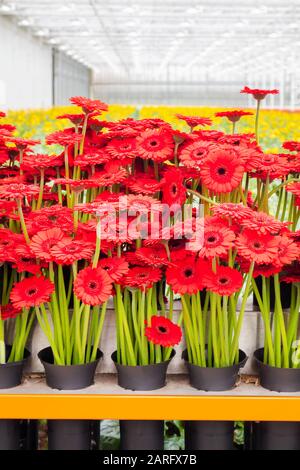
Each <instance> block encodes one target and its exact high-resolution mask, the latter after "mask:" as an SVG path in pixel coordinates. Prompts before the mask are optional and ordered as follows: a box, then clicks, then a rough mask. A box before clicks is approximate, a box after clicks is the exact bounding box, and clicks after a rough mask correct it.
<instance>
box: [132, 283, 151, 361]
mask: <svg viewBox="0 0 300 470" xmlns="http://www.w3.org/2000/svg"><path fill="white" fill-rule="evenodd" d="M131 302H132V304H131V311H132V321H133V330H134V335H135V338H136V342H137V345H138V356H137V362H138V363H139V362H140V361H142V356H143V346H142V341H141V334H140V328H139V323H138V314H137V291H136V290H134V291H133V292H132V299H131ZM152 346H153V345H152ZM150 362H151V363H154V347H152V351H151V349H150Z"/></svg>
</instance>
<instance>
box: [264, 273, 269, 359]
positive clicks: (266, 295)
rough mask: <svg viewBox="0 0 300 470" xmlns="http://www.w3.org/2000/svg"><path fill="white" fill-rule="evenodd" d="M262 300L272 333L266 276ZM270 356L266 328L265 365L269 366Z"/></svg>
mask: <svg viewBox="0 0 300 470" xmlns="http://www.w3.org/2000/svg"><path fill="white" fill-rule="evenodd" d="M262 299H263V305H264V307H265V319H266V321H267V322H268V324H269V325H270V331H271V324H270V305H271V300H270V279H266V278H265V276H262ZM268 355H269V343H268V332H267V330H266V328H265V341H264V363H265V364H267V363H268V362H267V361H268Z"/></svg>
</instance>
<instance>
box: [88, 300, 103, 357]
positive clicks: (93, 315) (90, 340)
mask: <svg viewBox="0 0 300 470" xmlns="http://www.w3.org/2000/svg"><path fill="white" fill-rule="evenodd" d="M99 312H100V309H99V306H98V305H97V306H94V307H93V308H92V313H91V321H90V328H89V331H88V338H87V346H86V362H90V359H91V353H92V345H93V344H94V339H95V329H96V328H97V325H98V323H99V318H98V317H99V316H100V313H99Z"/></svg>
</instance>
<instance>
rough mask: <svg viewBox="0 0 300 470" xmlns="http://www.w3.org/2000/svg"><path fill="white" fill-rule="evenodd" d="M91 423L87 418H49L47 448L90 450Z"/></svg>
mask: <svg viewBox="0 0 300 470" xmlns="http://www.w3.org/2000/svg"><path fill="white" fill-rule="evenodd" d="M90 445H91V423H90V421H88V420H86V421H85V420H61V419H55V420H51V421H50V420H49V421H48V449H49V450H90Z"/></svg>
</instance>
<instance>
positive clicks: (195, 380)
mask: <svg viewBox="0 0 300 470" xmlns="http://www.w3.org/2000/svg"><path fill="white" fill-rule="evenodd" d="M182 357H183V359H184V360H185V362H186V365H187V369H188V373H189V379H190V384H191V386H192V387H194V388H196V389H197V390H205V391H208V392H209V391H211V392H212V391H224V390H231V389H232V388H234V386H235V384H236V380H237V377H238V373H239V370H240V369H241V368H242V367H243V366H244V365H245V364H246V361H247V356H246V354H245V353H244V351H241V350H239V362H238V364H234V365H233V366H229V367H219V368H216V367H200V366H196V365H194V364H191V363H190V362H188V353H187V350H185V351H183V353H182ZM233 432H234V423H233V422H232V421H186V422H185V449H186V450H232V449H234V444H233Z"/></svg>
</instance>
